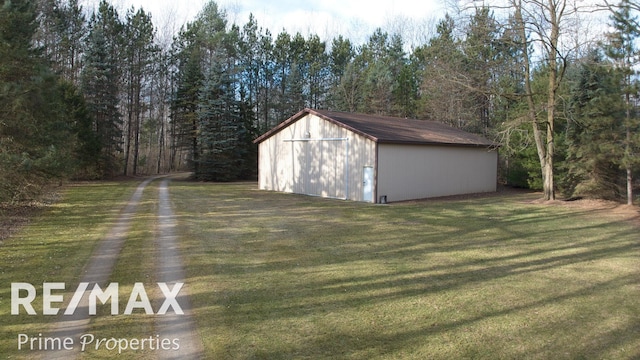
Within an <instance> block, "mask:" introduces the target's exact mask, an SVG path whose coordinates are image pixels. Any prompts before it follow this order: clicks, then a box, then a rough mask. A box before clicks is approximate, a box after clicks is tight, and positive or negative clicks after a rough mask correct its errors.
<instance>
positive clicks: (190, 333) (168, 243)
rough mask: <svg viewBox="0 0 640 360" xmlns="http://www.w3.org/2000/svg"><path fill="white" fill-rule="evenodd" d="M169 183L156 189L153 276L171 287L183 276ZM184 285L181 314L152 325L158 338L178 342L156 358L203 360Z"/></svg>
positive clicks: (171, 315) (169, 316)
mask: <svg viewBox="0 0 640 360" xmlns="http://www.w3.org/2000/svg"><path fill="white" fill-rule="evenodd" d="M168 185H169V180H168V179H164V180H162V182H161V183H160V187H159V189H158V199H159V205H158V230H159V235H158V237H157V238H156V249H158V251H159V257H158V259H157V267H156V276H157V279H158V281H159V282H166V283H172V285H171V287H173V284H175V283H176V282H182V283H184V282H185V280H186V274H185V271H184V268H183V266H182V261H181V258H180V249H179V246H178V238H177V236H176V234H175V231H174V229H175V227H176V220H175V216H174V214H173V210H172V209H171V201H170V198H169V186H168ZM187 290H188V284H186V283H185V285H184V286H183V287H182V289H181V291H180V295H178V297H177V301H178V303H179V304H180V307H181V308H182V310H183V311H184V315H178V314H175V313H174V312H172V311H171V312H167V314H165V315H162V316H161V317H159V318H158V321H157V323H156V325H157V330H158V334H159V335H160V337H161V338H165V339H167V338H168V339H171V338H176V339H179V340H180V349H179V350H177V351H162V352H158V359H162V360H164V359H201V358H202V357H203V349H202V340H201V338H200V336H198V333H197V331H196V326H195V322H194V320H193V316H192V307H191V302H190V300H189V297H188V295H187Z"/></svg>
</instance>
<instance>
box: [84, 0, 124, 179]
mask: <svg viewBox="0 0 640 360" xmlns="http://www.w3.org/2000/svg"><path fill="white" fill-rule="evenodd" d="M122 30H123V26H122V23H121V22H120V20H119V18H118V14H117V12H116V10H115V9H114V8H113V7H112V6H111V5H109V4H108V3H107V2H106V1H105V0H102V1H101V2H100V6H99V10H98V13H94V14H93V15H92V17H91V21H90V24H89V37H88V43H87V50H86V55H85V60H84V61H85V67H84V68H83V71H82V90H83V93H84V95H85V97H86V99H87V106H88V108H89V112H90V113H91V115H92V116H93V119H94V128H95V130H96V133H97V135H98V138H99V139H100V144H101V146H102V161H101V162H100V169H101V171H102V172H103V173H104V174H105V175H114V174H115V173H116V167H117V162H118V161H117V155H118V153H120V152H121V151H122V116H121V114H120V111H119V94H120V84H121V82H120V75H121V69H120V66H119V58H120V57H119V55H120V49H121V44H122V38H121V34H122Z"/></svg>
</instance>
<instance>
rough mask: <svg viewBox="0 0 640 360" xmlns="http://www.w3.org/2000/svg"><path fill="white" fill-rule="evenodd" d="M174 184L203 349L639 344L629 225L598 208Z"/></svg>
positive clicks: (291, 351)
mask: <svg viewBox="0 0 640 360" xmlns="http://www.w3.org/2000/svg"><path fill="white" fill-rule="evenodd" d="M172 196H173V199H174V206H175V210H176V213H177V215H178V216H179V218H180V230H179V231H180V233H181V235H182V240H183V245H184V249H183V251H185V253H187V254H190V255H189V256H188V258H187V259H186V261H187V267H188V271H189V275H190V280H189V281H190V285H191V286H192V289H194V288H195V289H196V291H195V293H194V294H193V302H194V306H195V308H196V309H197V310H196V311H197V312H196V314H197V319H198V325H199V330H200V332H201V334H202V336H203V337H204V338H205V341H204V343H205V346H206V347H207V351H208V354H210V356H211V358H212V359H225V358H228V359H237V358H240V359H247V358H264V359H287V358H295V359H298V358H309V359H318V358H344V359H376V358H378V359H383V358H384V359H390V358H391V359H429V358H430V359H455V358H473V359H480V358H485V359H515V358H518V359H522V358H531V359H563V358H565V359H576V358H612V359H613V358H615V359H625V358H629V359H630V358H638V357H640V242H639V239H638V229H637V228H636V227H633V226H632V225H631V224H630V223H628V222H627V221H626V220H621V218H620V217H618V216H615V215H607V214H608V212H606V211H604V212H603V211H590V210H588V209H584V208H580V207H563V206H557V205H540V204H532V203H531V202H532V200H534V199H535V198H536V197H537V196H538V195H531V194H515V195H505V196H496V197H484V198H482V197H481V198H472V199H468V200H454V201H428V202H415V203H406V204H395V205H390V206H376V205H369V204H360V203H353V202H343V201H336V200H324V199H318V198H311V197H305V196H297V195H287V194H277V193H268V192H260V191H257V190H255V186H254V185H253V184H234V185H210V184H193V183H188V182H177V181H176V182H174V183H173V184H172Z"/></svg>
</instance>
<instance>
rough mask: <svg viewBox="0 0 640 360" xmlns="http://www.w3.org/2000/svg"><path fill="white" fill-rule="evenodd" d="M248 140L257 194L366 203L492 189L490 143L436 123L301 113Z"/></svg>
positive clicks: (494, 157)
mask: <svg viewBox="0 0 640 360" xmlns="http://www.w3.org/2000/svg"><path fill="white" fill-rule="evenodd" d="M254 142H255V143H256V144H258V186H259V188H260V189H262V190H273V191H281V192H289V193H297V194H306V195H313V196H321V197H327V198H338V199H348V200H355V201H364V202H371V203H386V202H393V201H403V200H412V199H423V198H430V197H438V196H447V195H459V194H469V193H481V192H494V191H496V185H497V167H498V152H497V149H496V147H495V146H494V144H493V143H492V142H491V141H489V140H487V139H485V138H483V137H481V136H478V135H475V134H471V133H468V132H465V131H462V130H460V129H456V128H453V127H450V126H447V125H445V124H442V123H438V122H435V121H426V120H415V119H403V118H395V117H388V116H377V115H366V114H355V113H347V112H335V111H327V110H313V109H304V110H302V111H300V112H299V113H297V114H295V115H294V116H292V117H290V118H289V119H287V120H285V121H284V122H282V123H280V124H279V125H278V126H276V127H274V128H273V129H271V130H269V131H268V132H266V133H265V134H263V135H262V136H260V137H258V138H257V139H256V140H255V141H254Z"/></svg>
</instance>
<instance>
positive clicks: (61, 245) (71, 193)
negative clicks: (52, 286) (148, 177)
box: [0, 181, 138, 359]
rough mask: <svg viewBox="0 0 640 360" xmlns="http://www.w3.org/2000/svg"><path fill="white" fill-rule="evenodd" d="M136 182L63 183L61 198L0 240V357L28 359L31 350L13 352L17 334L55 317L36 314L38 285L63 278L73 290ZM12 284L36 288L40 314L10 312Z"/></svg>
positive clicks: (39, 329) (43, 327)
mask: <svg viewBox="0 0 640 360" xmlns="http://www.w3.org/2000/svg"><path fill="white" fill-rule="evenodd" d="M137 185H138V181H127V182H122V181H119V182H100V183H81V184H76V185H72V186H68V187H67V188H66V189H65V190H64V191H62V192H61V194H60V197H61V199H60V201H58V202H56V203H54V204H52V205H50V206H48V207H46V208H45V209H43V210H41V211H38V212H37V214H36V216H35V217H34V218H32V219H31V221H30V223H29V225H28V226H26V227H24V228H22V229H21V230H20V231H18V232H16V233H14V234H13V235H12V236H11V237H10V238H8V239H5V240H4V241H3V242H2V243H1V244H0V284H2V286H1V287H0V318H1V319H2V321H0V357H1V358H2V359H7V358H10V359H14V358H24V359H30V358H33V353H30V352H25V351H22V352H19V351H18V350H17V337H18V334H27V335H28V336H38V334H39V333H46V332H47V331H48V330H50V326H51V322H52V321H53V320H55V319H56V317H55V316H43V315H41V314H42V283H44V282H64V283H65V284H66V287H67V289H66V290H67V291H69V293H70V294H72V293H73V291H74V290H75V289H76V287H77V285H78V282H79V280H80V276H81V273H82V268H83V267H84V266H85V264H86V262H87V260H88V258H89V256H90V255H91V252H92V251H93V249H94V247H95V245H96V244H97V241H98V240H100V239H102V238H103V237H104V236H105V235H106V234H107V232H108V231H109V228H110V227H111V226H112V225H113V224H114V223H115V221H116V219H117V218H118V215H119V213H120V211H121V210H122V208H123V207H124V205H125V204H126V202H127V200H129V198H130V197H131V195H132V194H133V192H134V190H135V188H136V186H137ZM13 282H26V283H30V284H33V285H34V286H35V287H36V290H37V294H38V295H37V297H36V299H37V300H36V301H34V302H33V303H32V305H33V307H34V309H35V311H36V312H37V313H38V314H39V315H33V316H32V315H26V314H25V311H24V310H22V309H21V315H11V283H13ZM56 293H58V294H59V293H60V291H56ZM21 296H25V295H24V294H22V295H21ZM67 296H68V297H70V296H71V295H67ZM38 300H39V301H38ZM54 306H55V307H58V306H59V304H54Z"/></svg>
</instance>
